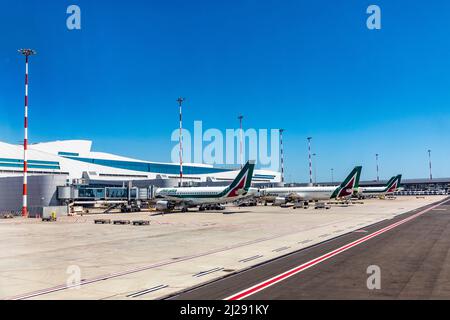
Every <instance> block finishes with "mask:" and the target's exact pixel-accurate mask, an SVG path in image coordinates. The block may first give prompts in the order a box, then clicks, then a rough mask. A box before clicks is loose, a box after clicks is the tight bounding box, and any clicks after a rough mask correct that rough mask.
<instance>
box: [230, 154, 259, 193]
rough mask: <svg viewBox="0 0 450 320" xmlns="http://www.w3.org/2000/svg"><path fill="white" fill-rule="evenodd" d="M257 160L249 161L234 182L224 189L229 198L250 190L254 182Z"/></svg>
mask: <svg viewBox="0 0 450 320" xmlns="http://www.w3.org/2000/svg"><path fill="white" fill-rule="evenodd" d="M254 169H255V161H248V162H247V163H246V164H245V166H244V167H243V168H242V170H241V171H240V172H239V174H238V175H237V177H236V178H235V179H234V180H233V182H232V183H231V184H230V185H229V186H228V188H226V189H225V190H224V196H225V197H227V198H232V197H237V196H239V195H242V194H245V193H247V192H248V189H249V188H250V186H251V184H252V178H253V171H254Z"/></svg>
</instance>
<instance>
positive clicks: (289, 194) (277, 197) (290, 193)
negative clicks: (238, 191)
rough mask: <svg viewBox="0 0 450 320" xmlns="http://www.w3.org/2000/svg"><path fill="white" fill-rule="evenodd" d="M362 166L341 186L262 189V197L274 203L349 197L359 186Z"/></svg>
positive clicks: (355, 169)
mask: <svg viewBox="0 0 450 320" xmlns="http://www.w3.org/2000/svg"><path fill="white" fill-rule="evenodd" d="M361 169H362V167H360V166H358V167H355V168H354V169H353V170H352V172H350V174H349V175H348V176H347V178H346V179H345V180H344V182H342V183H341V184H340V185H339V186H331V187H318V186H316V187H280V188H266V189H261V190H260V192H261V195H262V199H263V200H265V201H271V202H272V201H273V202H274V204H285V203H288V202H299V201H304V202H308V201H318V200H330V199H341V198H348V197H350V196H351V195H353V193H354V190H357V189H358V187H359V178H360V176H361Z"/></svg>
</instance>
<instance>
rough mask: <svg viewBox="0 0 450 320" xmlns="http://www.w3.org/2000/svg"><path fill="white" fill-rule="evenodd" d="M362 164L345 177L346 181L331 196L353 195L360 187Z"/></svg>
mask: <svg viewBox="0 0 450 320" xmlns="http://www.w3.org/2000/svg"><path fill="white" fill-rule="evenodd" d="M361 170H362V167H361V166H357V167H355V168H354V169H353V170H352V172H350V174H349V175H348V176H347V178H345V180H344V182H342V183H341V184H340V186H339V187H337V188H336V190H335V191H334V192H333V194H332V196H331V198H342V197H348V196H351V195H352V194H353V193H354V191H355V190H358V188H359V179H360V177H361Z"/></svg>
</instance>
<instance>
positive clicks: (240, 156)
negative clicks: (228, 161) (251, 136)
mask: <svg viewBox="0 0 450 320" xmlns="http://www.w3.org/2000/svg"><path fill="white" fill-rule="evenodd" d="M238 119H239V146H240V147H239V161H240V164H241V169H242V168H243V167H244V157H243V152H242V145H243V141H242V140H243V133H244V131H243V129H242V119H244V116H243V115H240V116H239V117H238Z"/></svg>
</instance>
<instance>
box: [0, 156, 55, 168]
mask: <svg viewBox="0 0 450 320" xmlns="http://www.w3.org/2000/svg"><path fill="white" fill-rule="evenodd" d="M0 167H8V168H22V167H23V160H21V159H7V158H0ZM28 168H30V169H50V170H60V169H61V168H60V166H59V162H57V161H43V160H28Z"/></svg>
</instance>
